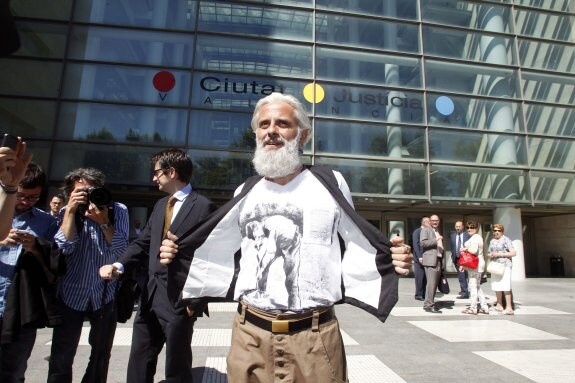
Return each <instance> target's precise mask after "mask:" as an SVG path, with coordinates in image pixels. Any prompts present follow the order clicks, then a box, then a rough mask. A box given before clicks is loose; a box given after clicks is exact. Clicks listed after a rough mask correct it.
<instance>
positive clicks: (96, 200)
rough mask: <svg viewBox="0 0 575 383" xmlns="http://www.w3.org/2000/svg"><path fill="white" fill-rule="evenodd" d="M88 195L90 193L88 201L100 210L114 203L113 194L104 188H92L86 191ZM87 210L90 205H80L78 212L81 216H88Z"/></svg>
mask: <svg viewBox="0 0 575 383" xmlns="http://www.w3.org/2000/svg"><path fill="white" fill-rule="evenodd" d="M86 193H88V201H89V202H90V203H93V204H94V205H96V206H98V208H103V207H107V206H110V204H111V203H112V193H110V191H109V190H108V189H106V188H104V187H95V186H92V187H90V188H88V189H86ZM87 210H88V204H81V205H78V210H77V211H78V213H79V214H80V215H84V214H86V211H87Z"/></svg>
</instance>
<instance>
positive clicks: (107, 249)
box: [54, 202, 129, 311]
mask: <svg viewBox="0 0 575 383" xmlns="http://www.w3.org/2000/svg"><path fill="white" fill-rule="evenodd" d="M62 214H63V210H62V211H61V212H60V215H62ZM128 222H129V217H128V209H127V208H126V206H125V205H123V204H121V203H118V202H115V203H114V237H113V239H112V244H111V245H109V244H108V242H106V238H105V237H104V233H103V232H102V230H101V229H100V225H99V224H97V223H96V222H94V221H92V220H91V219H85V220H84V225H83V227H82V229H81V231H80V232H79V233H78V236H76V238H74V239H73V240H71V241H68V240H66V237H65V236H64V233H63V232H62V229H61V228H60V230H58V233H56V236H55V237H54V239H55V241H56V244H57V245H58V247H59V248H60V250H61V252H62V254H63V255H64V256H65V259H66V273H65V274H64V276H63V277H61V279H60V283H59V285H58V295H59V297H60V298H61V299H62V301H63V302H64V304H66V306H68V307H70V308H72V309H74V310H77V311H96V310H97V309H99V308H100V307H101V306H102V295H103V294H104V285H105V283H106V282H104V280H102V279H101V278H100V274H99V270H100V267H102V266H104V265H109V264H111V263H114V262H115V261H116V260H117V259H118V258H119V257H120V255H122V253H123V252H124V250H125V249H126V247H128V233H129V224H128ZM107 283H108V286H107V288H106V297H105V300H104V303H109V302H111V301H112V300H113V299H114V292H115V290H116V283H117V281H108V282H107Z"/></svg>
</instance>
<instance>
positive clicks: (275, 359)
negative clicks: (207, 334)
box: [227, 314, 348, 383]
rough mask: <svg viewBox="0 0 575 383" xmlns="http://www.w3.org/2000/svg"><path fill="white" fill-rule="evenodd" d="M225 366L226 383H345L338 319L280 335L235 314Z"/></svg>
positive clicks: (344, 361)
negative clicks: (314, 327) (312, 327)
mask: <svg viewBox="0 0 575 383" xmlns="http://www.w3.org/2000/svg"><path fill="white" fill-rule="evenodd" d="M270 318H274V317H273V316H270ZM227 365H228V366H227V372H228V382H229V383H272V382H273V383H344V382H345V383H347V382H348V380H347V365H346V360H345V350H344V347H343V340H342V338H341V333H340V331H339V323H338V321H337V319H333V320H331V321H329V322H326V323H324V324H321V325H319V326H317V328H316V329H315V330H314V329H309V330H303V331H299V332H294V333H285V334H281V333H272V332H269V331H266V330H263V329H261V328H259V327H257V326H255V325H253V324H251V323H249V322H247V321H245V320H244V317H243V316H242V315H241V314H236V316H235V318H234V323H233V327H232V345H231V348H230V352H229V354H228V357H227Z"/></svg>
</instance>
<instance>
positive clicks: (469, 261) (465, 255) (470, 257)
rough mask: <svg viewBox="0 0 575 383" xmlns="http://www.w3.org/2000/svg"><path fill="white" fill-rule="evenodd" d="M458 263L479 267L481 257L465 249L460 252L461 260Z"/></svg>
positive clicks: (471, 267)
mask: <svg viewBox="0 0 575 383" xmlns="http://www.w3.org/2000/svg"><path fill="white" fill-rule="evenodd" d="M457 263H458V264H459V266H463V267H466V268H468V269H477V266H479V257H478V256H476V255H474V254H471V253H470V252H469V251H465V250H464V251H461V252H460V253H459V261H458V262H457Z"/></svg>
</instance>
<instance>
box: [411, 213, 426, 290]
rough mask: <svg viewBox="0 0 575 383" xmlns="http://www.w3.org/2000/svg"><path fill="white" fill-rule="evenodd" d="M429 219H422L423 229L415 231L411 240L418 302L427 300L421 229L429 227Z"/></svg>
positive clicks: (419, 228)
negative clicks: (420, 241)
mask: <svg viewBox="0 0 575 383" xmlns="http://www.w3.org/2000/svg"><path fill="white" fill-rule="evenodd" d="M429 225H430V224H429V217H423V218H422V219H421V227H418V228H417V229H415V230H414V231H413V234H412V235H411V240H412V242H413V254H414V255H415V256H414V257H413V273H414V274H415V299H416V300H418V301H423V300H425V285H426V283H427V279H426V278H425V268H424V267H423V265H422V264H421V262H422V261H423V249H422V248H421V243H419V239H420V237H421V229H423V228H424V227H429Z"/></svg>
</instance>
